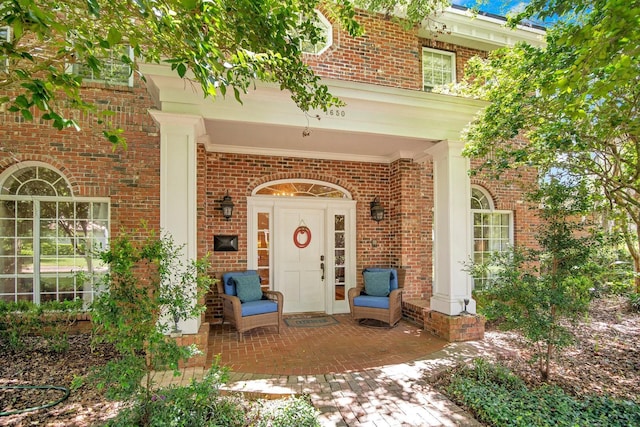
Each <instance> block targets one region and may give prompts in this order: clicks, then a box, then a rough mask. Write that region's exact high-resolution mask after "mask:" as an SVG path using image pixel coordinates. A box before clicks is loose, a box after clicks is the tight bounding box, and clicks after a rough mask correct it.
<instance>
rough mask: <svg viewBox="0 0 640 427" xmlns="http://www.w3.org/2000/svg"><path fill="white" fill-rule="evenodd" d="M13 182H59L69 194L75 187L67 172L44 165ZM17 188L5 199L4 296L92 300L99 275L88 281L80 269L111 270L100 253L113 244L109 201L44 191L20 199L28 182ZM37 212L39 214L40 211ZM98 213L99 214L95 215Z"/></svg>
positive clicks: (0, 283) (1, 229)
mask: <svg viewBox="0 0 640 427" xmlns="http://www.w3.org/2000/svg"><path fill="white" fill-rule="evenodd" d="M7 182H21V183H23V184H24V183H31V184H42V185H41V188H53V187H52V183H56V185H58V188H59V189H61V190H62V192H63V194H64V193H66V192H67V191H69V189H68V186H67V184H66V182H65V181H64V179H63V178H62V176H60V175H59V174H58V173H57V172H55V171H53V170H47V169H46V168H42V167H32V168H25V169H21V170H20V171H17V172H16V173H15V174H14V175H12V176H11V177H9V179H8V180H7ZM61 182H62V183H64V186H63V187H61V186H60V185H59V183H61ZM0 184H2V183H0ZM47 186H48V187H47ZM4 188H6V186H5V187H4ZM13 188H14V191H15V192H16V194H14V195H5V196H2V200H0V299H1V300H4V301H20V300H27V301H35V302H38V301H40V302H42V301H53V300H58V301H62V300H73V299H76V298H80V299H82V300H83V301H85V303H87V304H89V303H90V302H91V301H92V299H93V288H94V286H93V281H97V280H99V279H98V278H97V277H95V278H94V279H91V280H86V281H83V280H82V279H80V278H79V277H78V273H79V272H83V273H86V277H92V276H93V275H94V273H97V274H102V273H104V272H106V266H105V265H104V264H103V263H102V262H100V261H99V259H98V257H97V253H98V251H101V250H105V249H108V237H109V204H108V202H99V201H80V200H68V199H66V200H65V199H60V200H50V199H48V200H42V199H40V198H39V197H33V198H32V199H31V200H18V199H13V198H15V197H19V196H20V195H23V194H24V193H23V189H24V188H25V187H24V185H16V186H14V187H13ZM69 192H70V191H69ZM5 194H6V193H5ZM35 212H38V213H39V215H36V216H35V217H34V213H35ZM94 213H95V214H97V216H98V217H99V218H98V219H94V218H93V216H92V214H94ZM34 236H38V238H36V239H34ZM38 255H39V257H38Z"/></svg>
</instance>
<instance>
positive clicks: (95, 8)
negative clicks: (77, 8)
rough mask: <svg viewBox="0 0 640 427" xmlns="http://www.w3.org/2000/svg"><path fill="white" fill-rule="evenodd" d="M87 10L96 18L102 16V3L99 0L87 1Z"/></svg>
mask: <svg viewBox="0 0 640 427" xmlns="http://www.w3.org/2000/svg"><path fill="white" fill-rule="evenodd" d="M87 8H88V9H89V14H90V15H92V16H94V17H96V18H97V17H99V16H100V3H98V0H87Z"/></svg>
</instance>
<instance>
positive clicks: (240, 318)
mask: <svg viewBox="0 0 640 427" xmlns="http://www.w3.org/2000/svg"><path fill="white" fill-rule="evenodd" d="M241 276H244V277H247V276H258V272H257V271H255V270H247V271H235V272H230V273H225V274H223V275H222V281H220V282H218V294H219V295H220V296H221V297H222V323H223V324H224V322H226V321H228V322H229V323H231V324H232V325H234V326H235V328H236V330H237V331H238V341H241V340H243V339H244V336H243V333H244V332H245V331H248V330H250V329H254V328H259V327H263V326H275V327H277V328H278V333H280V323H282V305H283V296H282V293H281V292H277V291H262V298H261V299H258V300H255V301H245V302H242V301H241V299H240V297H239V296H238V292H237V287H236V280H235V278H238V277H241ZM258 279H259V276H258ZM258 279H254V280H258Z"/></svg>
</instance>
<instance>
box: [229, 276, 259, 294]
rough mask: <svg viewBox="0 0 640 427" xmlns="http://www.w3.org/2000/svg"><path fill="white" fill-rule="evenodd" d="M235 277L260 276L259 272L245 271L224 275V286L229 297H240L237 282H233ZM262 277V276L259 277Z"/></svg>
mask: <svg viewBox="0 0 640 427" xmlns="http://www.w3.org/2000/svg"><path fill="white" fill-rule="evenodd" d="M234 276H258V271H257V270H245V271H232V272H230V273H224V274H223V275H222V284H223V285H224V286H223V287H224V293H225V294H227V295H232V296H234V297H235V296H238V292H237V291H236V282H235V280H233V277H234ZM258 277H260V276H258Z"/></svg>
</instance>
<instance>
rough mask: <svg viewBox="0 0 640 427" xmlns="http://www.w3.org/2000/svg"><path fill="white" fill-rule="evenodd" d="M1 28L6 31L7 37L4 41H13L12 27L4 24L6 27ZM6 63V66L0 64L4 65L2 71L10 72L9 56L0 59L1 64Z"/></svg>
mask: <svg viewBox="0 0 640 427" xmlns="http://www.w3.org/2000/svg"><path fill="white" fill-rule="evenodd" d="M0 29H2V30H5V31H6V38H5V39H4V40H2V41H3V42H9V41H11V27H9V26H4V27H0ZM1 63H4V66H2V65H0V66H2V67H3V69H2V70H0V71H2V72H4V73H8V72H9V58H8V57H7V58H4V59H0V64H1Z"/></svg>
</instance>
